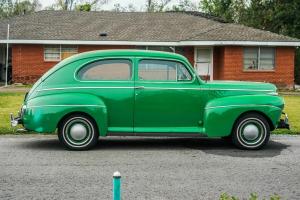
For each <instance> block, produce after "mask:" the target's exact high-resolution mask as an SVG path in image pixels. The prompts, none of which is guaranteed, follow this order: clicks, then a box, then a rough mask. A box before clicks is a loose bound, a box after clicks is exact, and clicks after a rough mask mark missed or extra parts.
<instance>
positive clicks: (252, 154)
mask: <svg viewBox="0 0 300 200" xmlns="http://www.w3.org/2000/svg"><path fill="white" fill-rule="evenodd" d="M116 170H119V171H120V172H121V174H122V175H123V176H122V190H123V192H122V195H123V199H130V200H133V199H149V200H150V199H155V200H156V199H162V200H163V199H172V200H173V199H180V200H182V199H184V200H188V199H218V197H219V195H220V194H221V193H222V192H227V193H230V194H234V195H237V196H239V197H247V196H248V195H249V194H250V193H251V192H257V193H259V194H260V196H265V197H266V196H269V195H270V194H273V193H278V194H280V195H281V196H282V197H284V198H285V199H300V137H296V136H293V137H292V136H290V137H287V136H276V137H272V141H271V143H270V144H269V146H268V147H267V148H266V149H264V150H261V151H242V150H237V149H235V148H233V147H231V146H229V145H227V144H226V143H224V142H223V141H222V140H208V139H174V138H171V139H170V138H163V139H159V138H152V139H146V138H109V139H105V140H102V141H100V143H99V145H98V146H97V148H96V149H94V150H92V151H85V152H72V151H66V150H64V149H63V148H62V147H61V146H60V145H59V143H58V141H57V139H56V137H54V136H40V135H26V136H0V199H75V198H76V199H103V200H105V199H111V190H112V184H111V183H112V174H113V172H114V171H116Z"/></svg>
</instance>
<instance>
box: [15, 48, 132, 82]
mask: <svg viewBox="0 0 300 200" xmlns="http://www.w3.org/2000/svg"><path fill="white" fill-rule="evenodd" d="M127 48H134V47H133V46H86V45H81V46H78V52H79V53H81V52H85V51H92V50H101V49H127ZM55 64H57V62H53V61H50V62H49V61H44V45H25V44H20V45H13V46H12V66H13V68H12V74H13V82H14V83H26V84H27V83H34V82H35V81H37V79H39V78H40V77H41V76H42V75H43V74H44V73H45V72H47V71H48V70H49V69H50V68H51V67H53V66H54V65H55Z"/></svg>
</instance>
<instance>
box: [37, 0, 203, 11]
mask: <svg viewBox="0 0 300 200" xmlns="http://www.w3.org/2000/svg"><path fill="white" fill-rule="evenodd" d="M178 1H179V0H172V1H171V2H170V4H168V5H173V4H176V3H177V2H178ZM39 2H40V3H41V4H42V8H45V7H47V6H50V5H52V4H53V3H54V2H55V0H39ZM108 2H109V3H107V4H105V5H103V6H102V7H101V9H102V10H111V9H112V8H114V5H115V4H118V3H119V4H120V5H121V6H127V5H128V4H133V5H134V6H135V7H136V8H137V9H138V10H140V8H142V7H144V6H145V3H146V1H145V0H108ZM192 2H194V3H197V2H199V0H192Z"/></svg>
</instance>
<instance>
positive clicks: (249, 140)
mask: <svg viewBox="0 0 300 200" xmlns="http://www.w3.org/2000/svg"><path fill="white" fill-rule="evenodd" d="M269 138H270V126H269V123H268V121H267V120H266V119H265V117H263V116H261V115H259V114H256V113H251V114H246V115H244V116H242V117H240V118H239V119H238V120H237V122H236V123H235V125H234V128H233V132H232V142H233V144H234V145H235V146H237V147H238V148H241V149H260V148H262V147H264V146H265V145H266V144H267V143H268V141H269Z"/></svg>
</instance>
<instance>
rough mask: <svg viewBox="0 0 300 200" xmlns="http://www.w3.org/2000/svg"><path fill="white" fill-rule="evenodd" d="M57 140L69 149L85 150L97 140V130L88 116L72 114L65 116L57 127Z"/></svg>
mask: <svg viewBox="0 0 300 200" xmlns="http://www.w3.org/2000/svg"><path fill="white" fill-rule="evenodd" d="M58 138H59V141H60V142H61V143H62V144H63V145H64V146H65V147H67V148H68V149H71V150H87V149H90V148H92V147H94V146H95V145H96V144H97V141H98V131H97V128H96V125H95V122H94V120H92V119H91V118H90V117H88V116H85V115H81V114H74V115H71V116H68V117H67V118H65V119H64V120H63V121H62V122H61V123H60V125H59V127H58Z"/></svg>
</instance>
